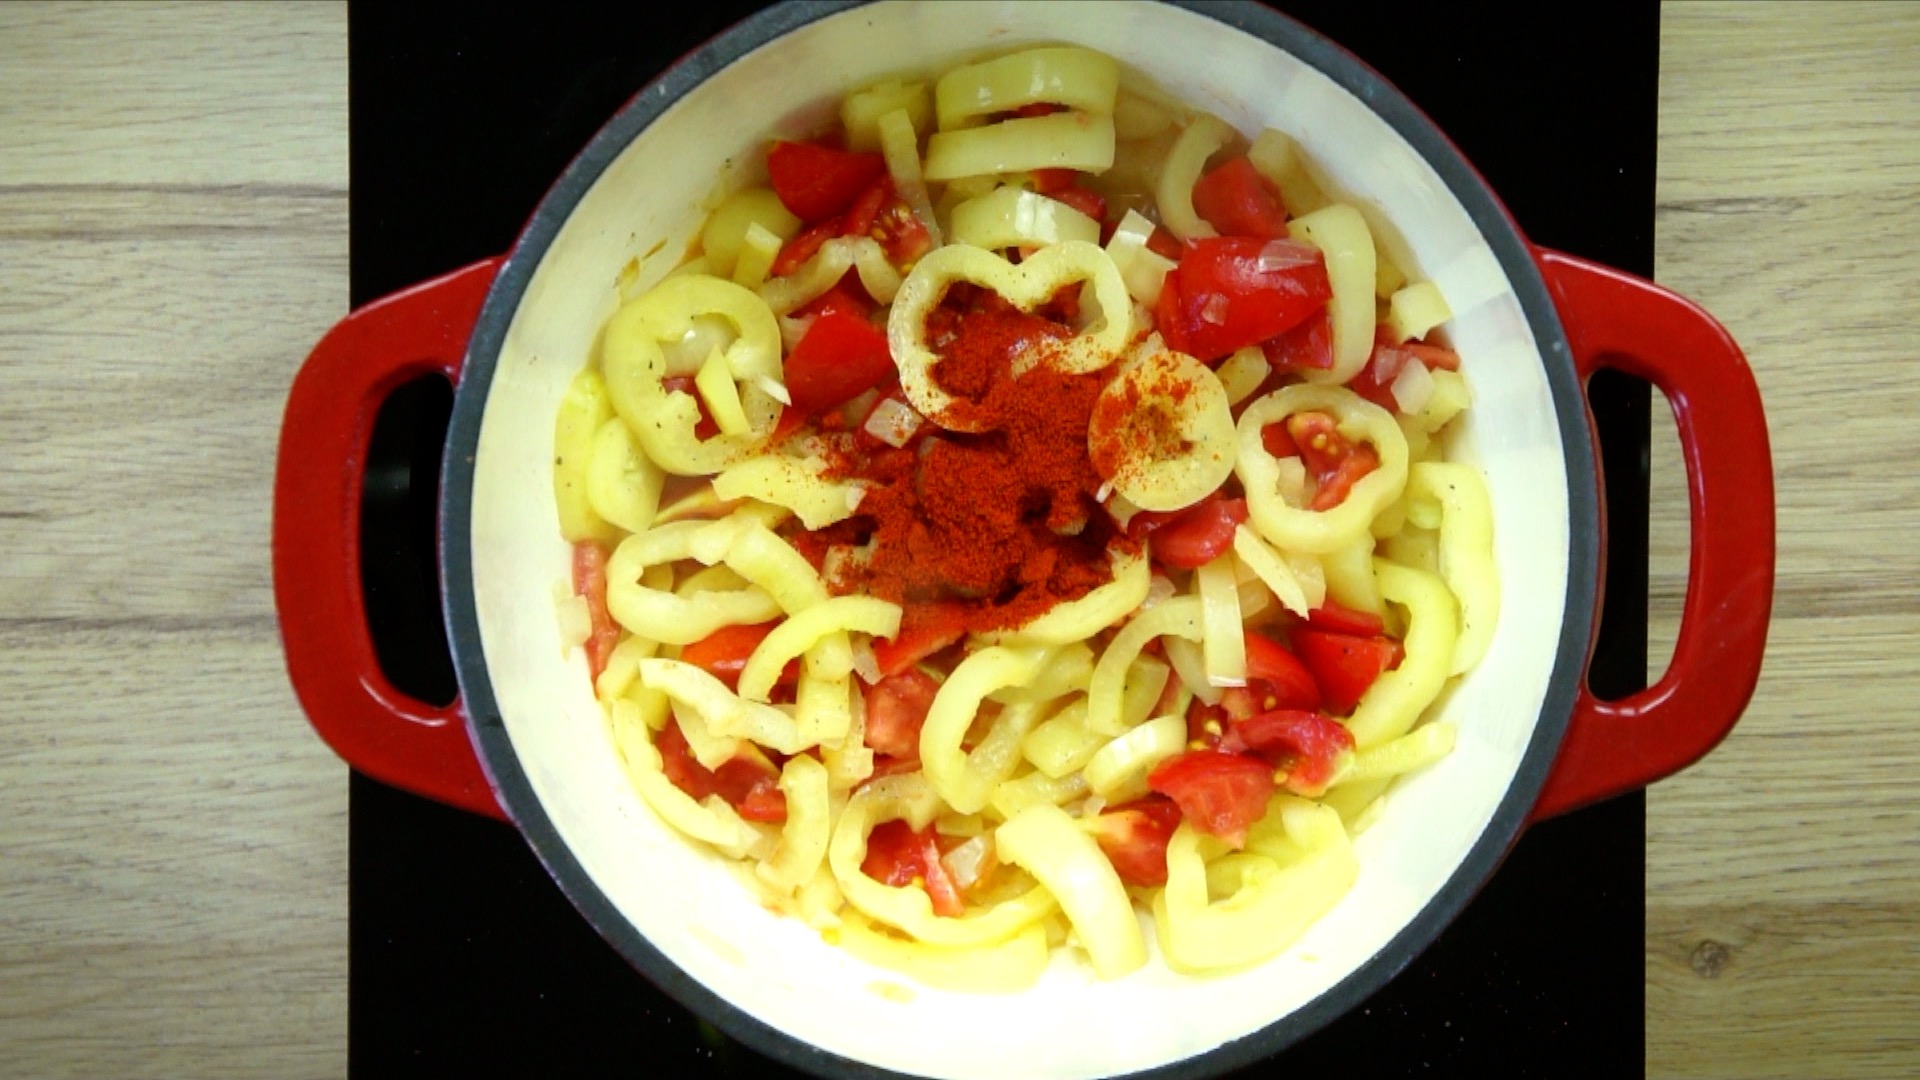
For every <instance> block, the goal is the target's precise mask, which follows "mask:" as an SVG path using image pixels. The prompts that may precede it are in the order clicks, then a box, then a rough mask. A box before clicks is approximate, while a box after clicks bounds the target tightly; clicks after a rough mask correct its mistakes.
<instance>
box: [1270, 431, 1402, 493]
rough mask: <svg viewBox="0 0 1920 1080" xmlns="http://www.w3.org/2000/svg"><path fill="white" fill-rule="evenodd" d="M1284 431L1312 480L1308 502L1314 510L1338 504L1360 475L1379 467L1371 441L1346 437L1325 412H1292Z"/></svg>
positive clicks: (1377, 456) (1378, 454) (1376, 454)
mask: <svg viewBox="0 0 1920 1080" xmlns="http://www.w3.org/2000/svg"><path fill="white" fill-rule="evenodd" d="M1287 434H1288V435H1289V436H1291V437H1292V439H1293V444H1294V446H1296V447H1298V448H1299V451H1300V459H1301V460H1302V461H1303V462H1305V463H1306V466H1307V475H1308V476H1309V477H1310V478H1312V480H1313V483H1314V491H1313V499H1312V501H1311V503H1309V506H1310V507H1311V508H1312V509H1314V510H1326V509H1329V508H1331V507H1335V506H1339V505H1340V504H1341V503H1343V502H1345V501H1346V498H1347V496H1348V495H1349V494H1350V493H1351V492H1352V491H1353V485H1354V484H1356V483H1358V482H1359V480H1360V478H1361V477H1363V476H1365V475H1367V474H1368V473H1370V472H1372V471H1374V470H1375V469H1378V468H1379V467H1380V452H1379V451H1377V450H1375V449H1374V448H1373V446H1372V445H1371V444H1368V443H1359V444H1355V443H1352V442H1349V441H1347V438H1346V436H1344V435H1342V434H1340V430H1339V428H1338V426H1337V425H1336V424H1335V422H1334V419H1333V417H1331V416H1329V415H1327V414H1326V413H1323V412H1303V413H1294V414H1293V415H1292V416H1289V417H1287Z"/></svg>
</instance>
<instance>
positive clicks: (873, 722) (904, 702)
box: [867, 668, 940, 761]
mask: <svg viewBox="0 0 1920 1080" xmlns="http://www.w3.org/2000/svg"><path fill="white" fill-rule="evenodd" d="M939 691H940V684H939V683H938V682H936V681H934V678H933V676H931V675H928V674H927V673H926V672H924V671H921V670H920V669H919V668H908V669H907V670H905V671H902V672H901V673H899V674H898V675H889V676H887V677H886V678H884V679H881V680H880V681H879V682H877V683H875V684H873V687H872V689H870V690H868V691H867V745H868V746H870V747H872V748H873V750H874V752H875V753H879V754H888V755H891V756H893V757H896V758H900V759H903V760H906V759H911V760H914V761H918V760H920V728H921V727H922V726H923V725H925V724H926V722H927V710H928V709H930V708H932V707H933V696H934V695H935V694H937V693H939Z"/></svg>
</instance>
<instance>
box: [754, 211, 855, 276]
mask: <svg viewBox="0 0 1920 1080" xmlns="http://www.w3.org/2000/svg"><path fill="white" fill-rule="evenodd" d="M839 235H840V219H839V218H833V219H831V220H829V221H823V222H821V223H820V224H818V225H813V226H810V227H808V228H805V229H802V230H800V232H799V233H798V234H796V235H795V236H794V238H793V239H791V240H789V241H787V242H786V243H785V244H784V245H782V246H781V248H780V254H778V255H775V256H774V257H773V265H772V266H770V267H768V268H767V273H768V275H770V276H772V277H786V276H787V275H788V274H791V273H793V272H794V271H795V270H798V269H800V267H801V265H802V264H804V263H805V262H806V261H807V260H808V259H811V258H813V256H814V254H815V253H816V252H818V251H819V250H820V245H821V244H824V243H826V242H827V241H829V240H831V239H833V238H834V237H836V236H839Z"/></svg>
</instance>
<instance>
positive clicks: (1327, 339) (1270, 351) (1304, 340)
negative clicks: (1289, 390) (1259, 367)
mask: <svg viewBox="0 0 1920 1080" xmlns="http://www.w3.org/2000/svg"><path fill="white" fill-rule="evenodd" d="M1260 351H1261V352H1262V353H1265V354H1266V357H1267V363H1268V364H1271V365H1272V366H1273V368H1274V370H1276V371H1326V370H1328V369H1330V368H1332V367H1333V321H1332V320H1331V319H1329V318H1328V317H1327V311H1326V309H1325V308H1321V309H1320V310H1319V311H1318V312H1316V313H1314V314H1312V315H1309V316H1308V317H1307V319H1306V321H1305V322H1302V323H1301V324H1300V325H1298V326H1296V327H1294V328H1293V329H1291V330H1288V331H1287V332H1286V333H1284V334H1277V335H1275V336H1273V337H1270V338H1268V339H1267V340H1265V341H1263V342H1261V343H1260Z"/></svg>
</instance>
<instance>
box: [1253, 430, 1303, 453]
mask: <svg viewBox="0 0 1920 1080" xmlns="http://www.w3.org/2000/svg"><path fill="white" fill-rule="evenodd" d="M1260 445H1261V446H1262V447H1265V448H1266V451H1267V453H1269V454H1272V455H1273V456H1274V457H1276V458H1290V457H1299V456H1300V448H1299V447H1297V446H1295V445H1293V436H1292V435H1289V434H1287V425H1286V424H1285V423H1284V422H1281V423H1273V424H1268V425H1267V426H1266V427H1263V428H1261V429H1260Z"/></svg>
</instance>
